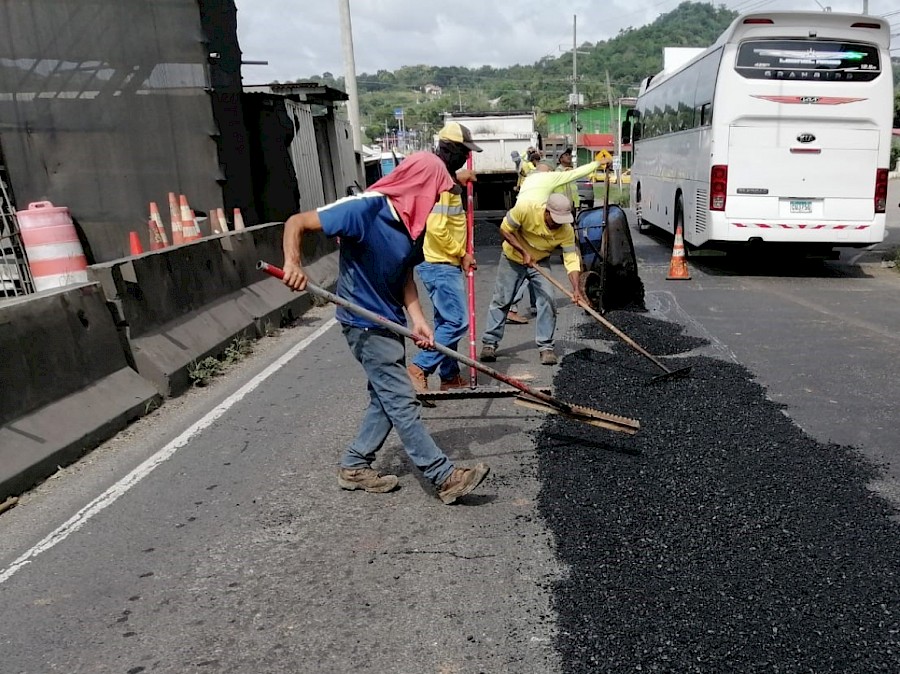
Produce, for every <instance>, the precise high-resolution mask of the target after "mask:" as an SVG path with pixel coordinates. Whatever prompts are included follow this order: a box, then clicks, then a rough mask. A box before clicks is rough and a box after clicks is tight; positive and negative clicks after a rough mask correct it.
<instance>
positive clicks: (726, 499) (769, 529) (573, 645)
mask: <svg viewBox="0 0 900 674" xmlns="http://www.w3.org/2000/svg"><path fill="white" fill-rule="evenodd" d="M608 317H609V318H610V320H612V321H613V322H614V323H615V324H616V325H617V326H618V327H619V328H620V329H622V330H624V331H625V332H627V333H628V334H629V336H631V337H632V338H633V339H634V340H635V341H637V342H638V343H639V344H641V345H642V346H644V347H645V348H646V349H647V350H648V351H650V353H653V354H655V355H657V354H658V355H662V354H674V353H680V352H686V351H690V350H692V349H694V348H696V347H697V346H699V344H700V342H702V340H697V339H696V338H693V337H688V336H685V335H682V334H680V331H681V328H680V327H679V326H677V325H675V324H670V323H665V322H662V321H657V320H654V319H651V318H649V317H648V316H646V315H640V314H628V313H626V312H612V313H611V314H610V315H609V316H608ZM585 329H586V330H589V331H592V330H599V331H602V332H605V330H604V329H603V328H602V327H601V326H599V325H597V326H596V327H594V326H590V327H586V328H585ZM598 336H599V335H598ZM603 336H604V338H609V333H606V335H603ZM615 349H616V353H614V354H609V353H602V352H598V351H593V350H582V351H578V352H576V353H573V354H571V355H569V356H568V357H566V358H565V359H564V360H563V362H562V365H561V367H560V372H559V374H558V376H557V378H556V381H555V387H556V392H557V393H556V394H557V395H558V397H560V398H561V399H563V400H567V401H571V402H573V403H578V404H582V405H588V406H590V407H593V408H595V409H600V410H603V411H606V412H613V413H616V414H622V415H626V416H630V417H635V418H637V419H639V420H640V421H641V424H642V428H641V431H640V433H639V434H638V435H637V436H634V437H628V436H625V435H617V434H613V433H608V432H603V431H598V430H596V429H593V428H591V427H590V426H585V425H582V424H578V423H577V422H572V421H569V420H566V419H563V418H560V417H550V418H548V420H547V421H546V422H545V423H544V424H543V425H542V427H541V428H540V429H539V431H538V434H537V436H538V437H537V447H538V451H539V470H540V478H541V485H542V486H541V493H540V497H539V507H540V512H541V514H542V516H543V517H544V518H545V520H546V522H547V523H548V526H549V527H550V529H551V531H552V532H553V534H554V536H555V538H556V543H557V546H558V550H557V554H558V556H559V558H560V561H561V562H562V563H563V564H564V565H566V566H567V567H568V570H569V574H568V575H567V577H566V578H565V579H564V580H561V581H559V582H558V583H556V584H555V585H554V587H553V598H554V599H553V601H554V606H555V609H556V611H557V613H558V629H559V634H558V637H557V644H556V646H557V648H558V650H559V652H560V655H561V658H562V662H563V671H564V672H566V673H567V674H574V673H577V672H678V673H685V672H709V673H714V672H715V673H718V672H766V673H771V672H815V673H816V674H822V673H825V672H840V673H847V672H898V671H900V639H898V632H900V620H898V617H900V578H898V573H900V526H898V525H897V524H895V523H894V522H893V521H892V520H891V519H890V518H891V517H892V516H893V515H894V514H895V511H894V510H893V509H892V508H891V507H890V506H889V505H888V504H887V503H886V502H885V501H883V500H881V499H880V498H878V497H876V496H874V495H873V494H872V493H871V492H870V491H869V490H868V489H867V486H866V484H867V482H868V481H869V480H871V479H873V478H875V477H877V476H878V474H879V471H878V469H877V468H876V467H874V466H872V465H870V464H868V463H866V462H865V461H864V460H863V459H861V458H860V457H859V455H858V454H857V453H856V452H855V451H854V450H853V449H852V448H849V447H842V446H837V445H833V444H821V443H818V442H816V441H815V440H813V439H812V438H810V437H808V436H807V435H806V434H804V433H803V431H801V430H800V429H799V428H798V427H797V426H796V425H794V424H793V423H792V422H791V420H790V419H789V418H788V417H787V416H785V414H784V413H783V411H782V407H781V406H780V405H778V404H776V403H774V402H772V401H770V400H767V399H766V394H765V390H764V389H763V388H762V387H761V386H759V385H758V384H756V383H754V382H753V381H752V374H751V373H750V372H749V371H748V370H746V369H745V368H743V367H741V366H739V365H735V364H733V363H729V362H726V361H722V360H716V359H712V358H707V357H688V358H670V359H668V360H667V361H666V362H667V364H668V366H669V367H671V368H680V367H684V366H688V365H691V366H693V370H692V373H691V376H690V377H687V378H684V379H672V380H667V381H662V382H658V383H650V379H651V378H652V377H653V376H655V375H656V374H658V373H659V370H658V368H656V367H655V366H654V365H653V364H652V363H650V362H649V361H648V360H646V359H644V358H642V357H641V356H640V355H639V354H637V353H635V352H634V351H633V350H632V349H630V348H629V347H628V346H626V345H625V344H622V343H621V342H618V343H617V346H616V347H615ZM824 413H827V410H823V414H824Z"/></svg>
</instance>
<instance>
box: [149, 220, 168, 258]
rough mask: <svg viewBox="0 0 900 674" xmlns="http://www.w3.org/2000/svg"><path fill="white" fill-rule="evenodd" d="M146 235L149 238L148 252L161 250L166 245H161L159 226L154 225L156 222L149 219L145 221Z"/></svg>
mask: <svg viewBox="0 0 900 674" xmlns="http://www.w3.org/2000/svg"><path fill="white" fill-rule="evenodd" d="M147 234H148V235H149V238H150V250H162V249H163V248H165V247H166V244H164V243H163V240H162V234H160V231H159V226H158V225H157V224H156V220H154V219H153V218H150V219H149V220H147Z"/></svg>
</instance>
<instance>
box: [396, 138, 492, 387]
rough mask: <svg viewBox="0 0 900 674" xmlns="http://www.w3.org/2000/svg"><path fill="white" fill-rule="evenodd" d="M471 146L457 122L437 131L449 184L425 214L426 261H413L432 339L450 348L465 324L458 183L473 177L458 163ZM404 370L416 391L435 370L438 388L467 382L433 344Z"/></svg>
mask: <svg viewBox="0 0 900 674" xmlns="http://www.w3.org/2000/svg"><path fill="white" fill-rule="evenodd" d="M471 151H474V152H481V148H480V147H478V145H476V144H475V143H474V142H472V135H471V133H470V132H469V130H468V129H467V128H466V127H465V126H463V125H462V124H459V123H458V122H448V123H447V124H446V125H444V127H443V128H442V129H441V130H440V132H438V146H437V150H436V153H437V154H438V156H440V157H441V159H443V160H444V163H445V164H446V166H447V170H448V171H449V172H450V175H451V176H453V178H454V184H453V187H452V188H451V189H450V190H448V191H447V192H442V193H441V195H440V198H439V199H438V202H437V203H436V204H435V205H434V208H432V210H431V215H429V216H428V221H427V222H426V224H425V240H424V243H423V246H422V253H423V257H424V258H425V261H424V262H422V263H420V264H419V265H417V266H416V272H417V273H418V274H419V279H421V281H422V285H424V286H425V290H426V291H428V296H429V298H431V304H432V306H433V307H434V341H435V342H437V343H438V344H443V345H444V346H446V347H448V348H450V349H456V347H457V344H459V340H460V339H462V338H463V336H465V334H466V332H467V331H468V329H469V313H468V307H467V306H466V289H465V282H464V278H465V274H466V273H468V271H469V269H470V268H473V267H475V258H474V257H473V256H472V255H469V254H468V253H466V243H467V228H466V211H465V208H464V207H463V200H462V186H461V184H460V183H466V182H468V181H474V180H475V174H474V172H472V171H468V170H465V169H462V167H463V166H464V165H465V162H466V159H467V158H468V156H469V153H470V152H471ZM406 370H407V372H408V373H409V378H410V379H411V380H412V383H413V387H414V388H415V389H416V390H417V391H419V392H422V391H426V390H427V389H428V377H429V375H431V374H433V373H434V372H437V373H438V374H439V375H440V379H441V390H442V391H446V390H448V389H452V388H460V387H462V386H468V385H469V382H468V380H466V379H463V377H462V376H461V375H460V373H459V364H458V362H457V361H456V360H455V359H453V358H449V357H448V356H445V355H444V354H442V353H439V352H438V351H434V350H428V351H420V352H419V353H417V354H416V356H415V358H413V361H412V363H411V364H410V365H409V366H408V367H407V368H406Z"/></svg>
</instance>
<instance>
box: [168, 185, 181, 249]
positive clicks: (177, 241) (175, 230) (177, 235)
mask: <svg viewBox="0 0 900 674" xmlns="http://www.w3.org/2000/svg"><path fill="white" fill-rule="evenodd" d="M169 218H170V219H171V220H172V245H173V246H180V245H181V244H183V243H184V228H183V227H182V224H181V213H180V212H179V210H178V201H177V200H176V199H175V193H174V192H169Z"/></svg>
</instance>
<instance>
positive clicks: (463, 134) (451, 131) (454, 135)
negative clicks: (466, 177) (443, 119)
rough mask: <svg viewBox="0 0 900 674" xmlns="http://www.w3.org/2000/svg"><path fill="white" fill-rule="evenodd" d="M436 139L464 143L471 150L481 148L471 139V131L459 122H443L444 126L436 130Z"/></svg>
mask: <svg viewBox="0 0 900 674" xmlns="http://www.w3.org/2000/svg"><path fill="white" fill-rule="evenodd" d="M438 140H449V141H450V142H452V143H459V144H460V145H465V146H466V147H467V148H469V149H470V150H472V152H481V148H480V147H478V146H477V145H476V144H475V143H474V142H473V141H472V134H471V132H470V131H469V130H468V129H467V128H466V127H464V126H463V125H462V124H460V123H459V122H447V123H446V124H444V128H443V129H441V130H440V131H439V132H438Z"/></svg>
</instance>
